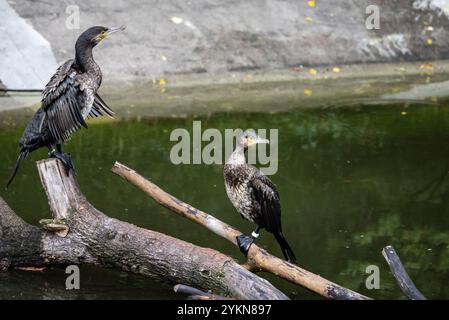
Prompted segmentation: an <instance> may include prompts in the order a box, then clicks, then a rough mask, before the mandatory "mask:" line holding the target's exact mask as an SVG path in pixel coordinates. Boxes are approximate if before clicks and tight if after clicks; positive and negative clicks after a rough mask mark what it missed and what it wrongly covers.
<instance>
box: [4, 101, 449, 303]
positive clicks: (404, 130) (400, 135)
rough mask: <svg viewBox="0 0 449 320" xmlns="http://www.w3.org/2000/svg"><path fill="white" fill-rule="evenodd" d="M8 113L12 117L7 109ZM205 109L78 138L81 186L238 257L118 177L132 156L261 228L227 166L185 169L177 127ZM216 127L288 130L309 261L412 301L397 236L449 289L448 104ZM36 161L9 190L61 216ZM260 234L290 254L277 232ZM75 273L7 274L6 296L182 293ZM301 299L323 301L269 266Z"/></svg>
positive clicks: (352, 284) (289, 206)
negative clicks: (392, 255) (229, 190)
mask: <svg viewBox="0 0 449 320" xmlns="http://www.w3.org/2000/svg"><path fill="white" fill-rule="evenodd" d="M0 116H1V115H0ZM192 120H193V118H186V119H140V120H139V121H137V120H134V121H123V122H119V121H118V122H102V123H94V124H91V125H90V128H89V130H82V131H80V132H78V133H77V134H75V136H74V137H73V139H72V140H71V141H70V143H69V144H68V145H67V146H66V150H67V151H68V152H70V153H71V154H72V156H73V159H74V162H75V165H76V169H77V174H78V178H79V182H80V185H81V188H82V190H83V192H84V193H85V195H86V196H87V198H88V199H89V200H90V201H91V202H92V203H93V204H94V205H95V206H96V207H97V208H99V209H100V210H102V211H103V212H105V213H107V214H108V215H110V216H112V217H115V218H118V219H122V220H125V221H128V222H131V223H134V224H136V225H139V226H142V227H145V228H149V229H153V230H157V231H160V232H164V233H167V234H169V235H173V236H176V237H178V238H181V239H183V240H186V241H190V242H192V243H194V244H197V245H201V246H208V247H211V248H215V249H217V250H220V251H222V252H225V253H227V254H230V255H232V256H234V257H236V258H238V259H241V255H240V253H239V251H238V250H237V249H236V248H234V247H233V246H232V245H231V244H228V243H227V242H226V241H225V240H223V239H221V238H219V237H218V236H216V235H214V234H212V233H211V232H209V231H207V230H205V229H204V228H202V227H200V226H197V225H195V224H194V223H193V222H190V221H187V220H186V219H183V218H181V217H179V216H177V215H175V214H173V213H171V212H169V211H168V210H166V209H164V208H162V207H160V206H159V205H157V204H156V203H155V202H154V201H153V200H152V199H150V198H148V197H147V196H146V195H144V194H143V193H142V192H141V191H139V190H137V189H136V188H134V187H133V186H131V185H129V184H127V183H126V182H124V181H123V180H122V179H121V178H119V177H117V176H115V175H114V174H112V173H111V172H110V168H111V167H112V165H113V163H114V161H116V160H118V161H120V162H122V163H125V164H127V165H129V166H130V167H132V168H134V169H135V170H137V171H139V172H140V173H141V174H142V175H144V176H146V177H149V178H151V179H152V180H153V181H154V182H155V183H156V184H158V185H159V186H161V187H162V188H164V189H165V190H167V191H169V192H170V193H172V194H173V195H175V196H177V197H178V198H180V199H182V200H184V201H186V202H188V203H190V204H192V205H194V206H196V207H198V208H200V209H202V210H205V211H207V212H209V213H212V214H213V215H215V216H216V217H218V218H219V219H222V220H224V221H226V222H227V223H230V224H231V225H234V226H236V227H237V228H239V229H241V230H242V231H245V232H250V231H251V230H252V228H253V226H252V225H251V224H250V223H248V222H245V221H243V220H242V219H241V218H240V216H239V215H238V214H237V213H236V212H235V211H234V209H233V207H232V206H231V204H230V203H229V201H228V199H227V196H226V193H225V190H224V186H223V177H222V166H221V165H178V166H176V165H173V164H172V163H171V162H170V157H169V155H170V149H171V147H172V146H173V145H174V143H173V142H170V140H169V136H170V132H171V131H172V130H173V129H175V128H186V129H188V130H189V131H191V130H192ZM198 120H202V126H203V129H206V128H218V129H219V130H224V129H225V128H242V129H245V128H249V127H253V128H278V129H279V163H278V164H279V170H278V172H277V174H276V175H274V176H272V177H271V178H272V180H273V181H274V182H275V183H276V184H277V186H278V189H279V192H280V195H281V199H282V206H283V225H284V231H285V232H284V233H285V234H286V237H287V239H288V240H289V242H290V243H291V245H292V247H293V248H294V250H295V252H296V255H297V257H298V263H299V265H301V266H302V267H304V268H306V269H308V270H310V271H313V272H315V273H318V274H320V275H322V276H324V277H326V278H328V279H330V280H332V281H334V282H337V283H339V284H341V285H343V286H346V287H349V288H351V289H354V290H357V291H360V292H362V293H364V294H367V295H369V296H371V297H373V298H395V299H396V298H402V297H403V296H402V294H401V293H400V291H399V289H398V288H397V286H396V284H395V282H394V279H393V277H392V276H391V274H390V273H389V271H388V267H387V265H386V263H385V262H384V260H383V258H382V255H381V250H382V248H383V247H384V246H385V245H389V244H390V245H393V246H394V247H395V248H396V250H397V251H398V253H399V255H400V256H401V259H402V260H403V262H404V264H405V266H406V268H407V270H408V271H409V274H410V276H411V277H412V279H414V281H415V283H416V285H417V287H418V288H420V289H421V291H422V292H423V293H424V295H426V296H427V297H429V298H448V297H449V287H448V286H447V283H448V282H449V233H448V229H449V174H448V170H449V109H448V108H445V107H444V106H423V107H411V108H407V109H405V108H404V107H402V106H388V107H376V108H373V107H368V108H363V109H360V110H358V109H354V108H351V109H339V110H325V111H295V112H291V113H282V114H244V113H243V114H221V115H215V116H211V117H209V118H204V117H203V118H201V119H198ZM21 131H22V129H17V130H16V129H10V130H8V129H7V130H3V131H0V147H1V148H0V177H1V180H2V181H6V179H7V176H8V174H9V171H10V169H11V166H12V165H13V162H14V161H15V158H16V152H17V142H16V141H18V139H19V137H20V134H21ZM44 157H46V151H45V150H41V151H39V152H36V153H34V154H33V155H32V156H31V157H30V158H29V159H27V160H26V161H25V163H24V164H23V166H22V167H21V169H20V171H19V174H18V176H17V178H16V181H14V183H13V185H12V187H11V188H10V190H8V191H4V189H3V188H1V190H0V195H1V196H2V197H4V199H5V200H6V201H7V202H8V203H9V205H10V206H11V207H12V208H13V209H14V210H15V211H16V212H17V213H18V214H19V215H20V216H21V217H23V218H24V219H25V220H26V221H27V222H29V223H32V224H37V222H38V221H39V219H43V218H49V217H50V213H49V210H48V205H47V200H46V197H45V195H44V192H43V190H42V188H41V185H40V181H39V177H38V174H37V171H36V169H35V164H34V161H36V160H39V159H41V158H44ZM258 242H259V243H260V244H261V245H263V246H264V247H266V248H267V249H268V250H269V251H270V252H272V253H273V254H276V255H281V253H280V250H279V248H278V246H277V244H276V242H275V241H274V239H273V237H272V236H271V235H270V234H268V233H262V235H261V237H260V238H259V239H258ZM369 265H377V266H378V267H379V268H380V289H379V290H367V289H366V288H365V279H366V277H367V274H366V273H365V269H366V267H367V266H369ZM65 276H66V275H65V274H64V270H62V269H58V268H55V269H49V270H45V271H43V272H29V271H28V272H27V271H18V270H17V271H8V272H3V273H0V298H40V299H52V298H119V299H126V298H142V299H147V298H150V299H151V298H174V297H177V296H176V295H174V294H173V293H172V287H171V286H169V285H166V284H161V283H158V282H154V281H152V280H149V279H146V278H145V277H142V276H137V275H132V274H127V273H123V272H118V271H114V270H103V269H98V268H93V267H82V268H81V290H78V291H66V290H65V289H64V286H65ZM262 276H264V277H266V278H267V279H269V280H270V281H272V283H273V284H274V285H275V286H277V287H278V288H280V289H281V290H283V291H284V292H286V293H287V294H288V295H289V296H290V297H291V298H294V299H310V298H315V297H316V296H315V295H313V294H311V293H309V292H307V291H306V290H304V289H302V288H299V287H296V286H294V285H290V284H288V283H287V282H285V281H283V280H280V279H276V278H275V277H273V276H270V275H264V274H262Z"/></svg>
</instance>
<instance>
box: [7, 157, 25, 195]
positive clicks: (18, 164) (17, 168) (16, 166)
mask: <svg viewBox="0 0 449 320" xmlns="http://www.w3.org/2000/svg"><path fill="white" fill-rule="evenodd" d="M27 155H28V150H24V149H21V150H20V152H19V156H18V157H17V161H16V165H15V166H14V169H13V171H12V173H11V176H10V177H9V180H8V183H7V184H6V189H8V187H9V185H10V184H11V182H12V181H13V180H14V177H15V176H16V173H17V170H19V166H20V163H21V162H22V160H23V159H25V158H26V157H27Z"/></svg>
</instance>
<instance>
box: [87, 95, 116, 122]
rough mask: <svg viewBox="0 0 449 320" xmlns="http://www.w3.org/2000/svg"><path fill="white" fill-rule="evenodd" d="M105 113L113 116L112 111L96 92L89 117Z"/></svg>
mask: <svg viewBox="0 0 449 320" xmlns="http://www.w3.org/2000/svg"><path fill="white" fill-rule="evenodd" d="M104 115H107V116H109V117H111V118H114V111H112V109H111V108H109V106H108V105H107V104H106V102H104V101H103V99H101V97H100V96H99V95H98V93H96V94H95V98H94V104H93V105H92V109H91V110H90V113H89V117H91V118H96V117H100V116H104Z"/></svg>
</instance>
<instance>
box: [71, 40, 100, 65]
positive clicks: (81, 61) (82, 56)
mask: <svg viewBox="0 0 449 320" xmlns="http://www.w3.org/2000/svg"><path fill="white" fill-rule="evenodd" d="M75 51H76V53H75V59H76V64H77V65H78V67H79V68H80V69H81V71H83V72H89V71H94V70H96V69H97V68H98V65H97V63H96V62H95V60H94V56H93V54H92V46H91V45H90V44H86V43H84V42H83V41H79V42H78V41H77V43H76V46H75Z"/></svg>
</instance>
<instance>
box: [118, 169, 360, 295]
mask: <svg viewBox="0 0 449 320" xmlns="http://www.w3.org/2000/svg"><path fill="white" fill-rule="evenodd" d="M112 172H114V173H115V174H117V175H119V176H121V177H122V178H124V179H125V180H127V181H129V182H130V183H132V184H133V185H135V186H136V187H138V188H139V189H141V190H142V191H144V192H145V193H146V194H148V195H149V196H150V197H152V198H153V199H154V200H155V201H156V202H158V203H159V204H161V205H162V206H164V207H166V208H168V209H170V210H171V211H173V212H175V213H177V214H179V215H181V216H183V217H185V218H187V219H189V220H192V221H194V222H196V223H198V224H200V225H202V226H203V227H205V228H207V229H209V230H210V231H212V232H214V233H215V234H217V235H219V236H221V237H223V238H225V239H226V240H228V241H230V242H231V243H233V244H234V245H235V246H237V241H236V237H237V236H239V235H241V234H242V233H241V232H240V231H238V230H237V229H235V228H233V227H231V226H230V225H228V224H226V223H224V222H222V221H220V220H218V219H217V218H215V217H213V216H211V215H209V214H207V213H205V212H203V211H201V210H199V209H197V208H194V207H192V206H191V205H189V204H187V203H185V202H183V201H181V200H179V199H177V198H175V197H174V196H172V195H171V194H169V193H167V192H165V191H164V190H162V189H161V188H159V187H158V186H157V185H155V184H154V183H152V182H151V181H149V180H147V179H145V178H144V177H142V176H141V175H139V174H138V173H137V172H135V171H134V170H132V169H130V168H128V167H127V166H125V165H123V164H121V163H118V162H116V163H115V164H114V166H113V168H112ZM245 268H247V269H248V270H252V271H259V270H263V271H267V272H270V273H272V274H274V275H276V276H279V277H281V278H284V279H286V280H288V281H290V282H292V283H294V284H298V285H300V286H302V287H304V288H306V289H309V290H311V291H313V292H315V293H317V294H319V295H321V296H323V297H326V298H329V299H340V300H366V299H369V298H368V297H366V296H364V295H361V294H360V293H357V292H355V291H352V290H350V289H347V288H345V287H342V286H340V285H338V284H336V283H333V282H331V281H329V280H326V279H324V278H323V277H320V276H318V275H316V274H314V273H312V272H310V271H307V270H305V269H303V268H300V267H298V266H297V265H294V264H292V263H289V262H287V261H284V260H282V259H279V258H277V257H275V256H273V255H271V254H269V253H268V252H267V251H266V250H264V249H262V248H261V247H259V246H258V245H257V244H256V243H253V244H252V245H251V247H250V249H249V251H248V261H247V263H246V264H245Z"/></svg>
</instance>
